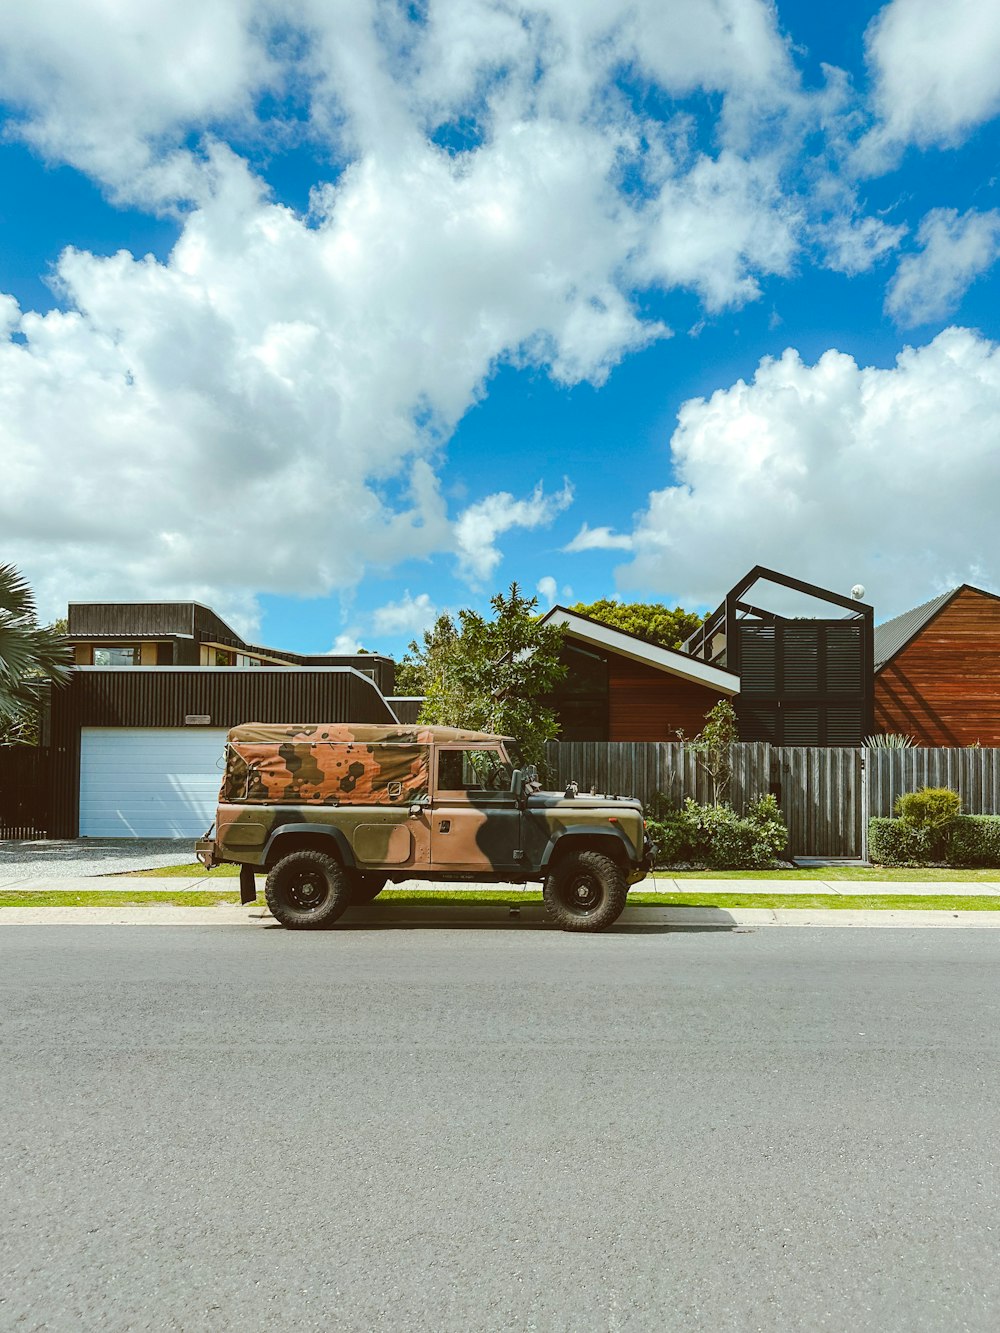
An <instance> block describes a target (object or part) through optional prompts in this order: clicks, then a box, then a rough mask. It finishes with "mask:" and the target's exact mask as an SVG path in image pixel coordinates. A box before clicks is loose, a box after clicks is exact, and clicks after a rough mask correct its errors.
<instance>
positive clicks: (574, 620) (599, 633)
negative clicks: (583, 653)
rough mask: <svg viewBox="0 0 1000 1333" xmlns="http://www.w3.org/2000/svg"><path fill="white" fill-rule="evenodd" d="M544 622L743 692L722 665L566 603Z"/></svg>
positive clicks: (698, 680)
mask: <svg viewBox="0 0 1000 1333" xmlns="http://www.w3.org/2000/svg"><path fill="white" fill-rule="evenodd" d="M542 620H543V623H547V624H552V625H563V626H564V627H565V630H566V633H567V634H568V635H569V636H570V637H571V638H573V639H578V640H579V641H580V642H582V643H587V644H590V645H591V646H592V647H595V648H603V649H605V650H607V651H608V652H612V653H618V654H620V655H621V656H622V657H629V658H631V659H632V661H633V662H642V663H644V664H645V665H646V666H651V667H655V668H656V669H657V670H658V671H663V672H666V673H667V674H668V675H671V676H678V677H680V679H682V680H688V681H691V682H693V683H694V684H695V685H706V686H708V688H709V689H713V690H718V691H719V693H720V694H727V695H730V696H732V695H734V694H739V692H740V678H739V676H736V675H734V674H733V672H731V671H726V670H725V669H724V668H723V667H716V666H709V664H708V663H707V662H703V661H702V660H701V658H699V657H692V656H691V655H690V654H689V653H683V652H679V651H678V650H677V649H676V648H664V647H663V646H662V644H658V643H651V642H650V641H649V639H643V638H641V637H640V636H639V635H638V634H630V633H629V632H628V631H627V630H623V629H616V628H614V627H613V626H611V625H605V623H604V622H603V621H602V620H594V619H593V618H592V617H591V616H585V615H581V614H580V612H579V611H570V610H568V609H567V608H566V607H565V606H554V607H553V608H552V610H551V611H550V612H549V613H548V614H547V615H545V616H543V617H542Z"/></svg>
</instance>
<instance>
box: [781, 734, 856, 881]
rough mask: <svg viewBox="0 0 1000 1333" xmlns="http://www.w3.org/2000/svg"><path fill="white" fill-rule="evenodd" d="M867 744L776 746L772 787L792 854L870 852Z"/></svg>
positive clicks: (852, 855)
mask: <svg viewBox="0 0 1000 1333" xmlns="http://www.w3.org/2000/svg"><path fill="white" fill-rule="evenodd" d="M864 765H865V755H864V751H862V750H854V749H849V748H846V747H845V748H836V749H834V748H832V747H831V748H826V747H823V748H820V747H818V746H811V745H782V746H780V747H775V748H774V749H772V751H771V788H772V791H774V792H775V795H777V797H778V801H779V803H780V805H781V809H782V812H783V814H784V816H785V823H786V824H787V825H788V847H789V851H790V852H791V854H792V855H793V856H820V857H844V858H845V859H847V860H852V861H856V860H861V859H862V858H863V857H864V855H865V850H866V849H865V831H866V825H867V809H866V806H867V799H866V796H867V793H866V790H865V781H864V779H865V772H864Z"/></svg>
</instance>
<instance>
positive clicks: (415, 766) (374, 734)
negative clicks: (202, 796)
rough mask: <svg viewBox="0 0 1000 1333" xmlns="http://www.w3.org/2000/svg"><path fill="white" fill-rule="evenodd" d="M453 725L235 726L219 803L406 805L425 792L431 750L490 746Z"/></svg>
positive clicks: (482, 734) (424, 796) (476, 733)
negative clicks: (447, 746) (441, 746)
mask: <svg viewBox="0 0 1000 1333" xmlns="http://www.w3.org/2000/svg"><path fill="white" fill-rule="evenodd" d="M496 740H497V737H495V736H491V735H489V734H488V733H486V732H479V731H462V730H460V729H459V728H456V727H421V726H414V727H401V726H395V727H393V726H374V725H371V724H367V723H364V724H362V723H359V724H356V725H351V724H349V723H337V724H329V725H323V724H313V723H303V724H301V725H299V724H292V725H280V726H279V725H272V724H268V723H257V722H250V723H246V724H244V725H242V726H239V727H234V728H233V729H232V730H231V731H230V732H229V736H228V738H227V742H226V771H225V775H224V777H223V781H222V789H221V791H220V793H219V799H220V801H223V802H233V801H235V802H239V803H242V802H250V803H253V804H257V803H275V802H280V803H292V804H296V805H299V804H316V805H404V804H411V803H412V802H414V801H422V800H426V799H427V798H428V796H429V792H430V746H431V745H432V744H434V743H439V744H440V743H449V742H450V743H452V744H454V743H456V742H458V743H461V742H469V743H473V744H475V743H477V742H485V741H496Z"/></svg>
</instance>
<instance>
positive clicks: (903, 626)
mask: <svg viewBox="0 0 1000 1333" xmlns="http://www.w3.org/2000/svg"><path fill="white" fill-rule="evenodd" d="M966 586H967V585H966V584H962V585H961V586H960V587H958V588H949V590H948V591H947V592H943V593H941V595H940V596H938V597H932V598H931V600H930V601H929V602H924V603H923V605H922V606H915V607H914V608H913V610H912V611H904V612H903V614H902V615H901V616H896V617H895V618H894V619H893V620H887V621H886V622H885V624H884V625H876V626H875V670H876V671H878V669H879V667H882V666H885V664H886V662H888V661H891V659H892V658H894V657H895V656H896V654H897V653H898V652H900V650H901V649H903V648H905V647H906V645H907V644H908V643H909V642H910V640H911V639H912V638H913V637H914V635H916V634H919V633H920V631H921V630H922V629H923V628H924V626H925V625H926V624H927V622H928V621H930V620H933V618H934V617H935V616H936V615H937V613H938V612H939V611H940V610H941V608H942V607H944V606H946V605H947V604H948V602H950V601H951V599H952V598H953V597H954V596H955V594H956V593H959V592H961V591H962V588H963V587H966Z"/></svg>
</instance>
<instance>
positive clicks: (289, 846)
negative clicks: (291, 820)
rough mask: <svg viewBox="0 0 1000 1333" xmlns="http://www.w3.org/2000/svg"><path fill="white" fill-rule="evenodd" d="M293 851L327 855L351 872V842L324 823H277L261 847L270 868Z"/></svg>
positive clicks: (266, 865) (336, 829)
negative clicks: (324, 853) (315, 852)
mask: <svg viewBox="0 0 1000 1333" xmlns="http://www.w3.org/2000/svg"><path fill="white" fill-rule="evenodd" d="M292 851H317V852H326V854H327V855H328V856H332V857H334V858H335V859H336V860H337V861H339V862H340V864H341V865H342V866H344V867H345V869H347V870H353V869H354V865H355V861H354V853H353V852H352V851H351V845H350V843H349V842H348V841H347V839H346V838H345V837H344V834H343V833H342V832H341V830H340V829H338V828H331V827H330V826H329V825H326V824H280V825H279V826H278V827H277V828H276V829H274V830H273V831H272V833H271V836H270V837H269V838H268V840H267V842H266V843H265V845H264V854H263V864H264V866H265V867H267V869H270V868H271V867H272V866H273V865H274V863H275V862H276V861H280V860H281V858H282V857H283V856H287V855H288V854H289V852H292Z"/></svg>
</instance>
